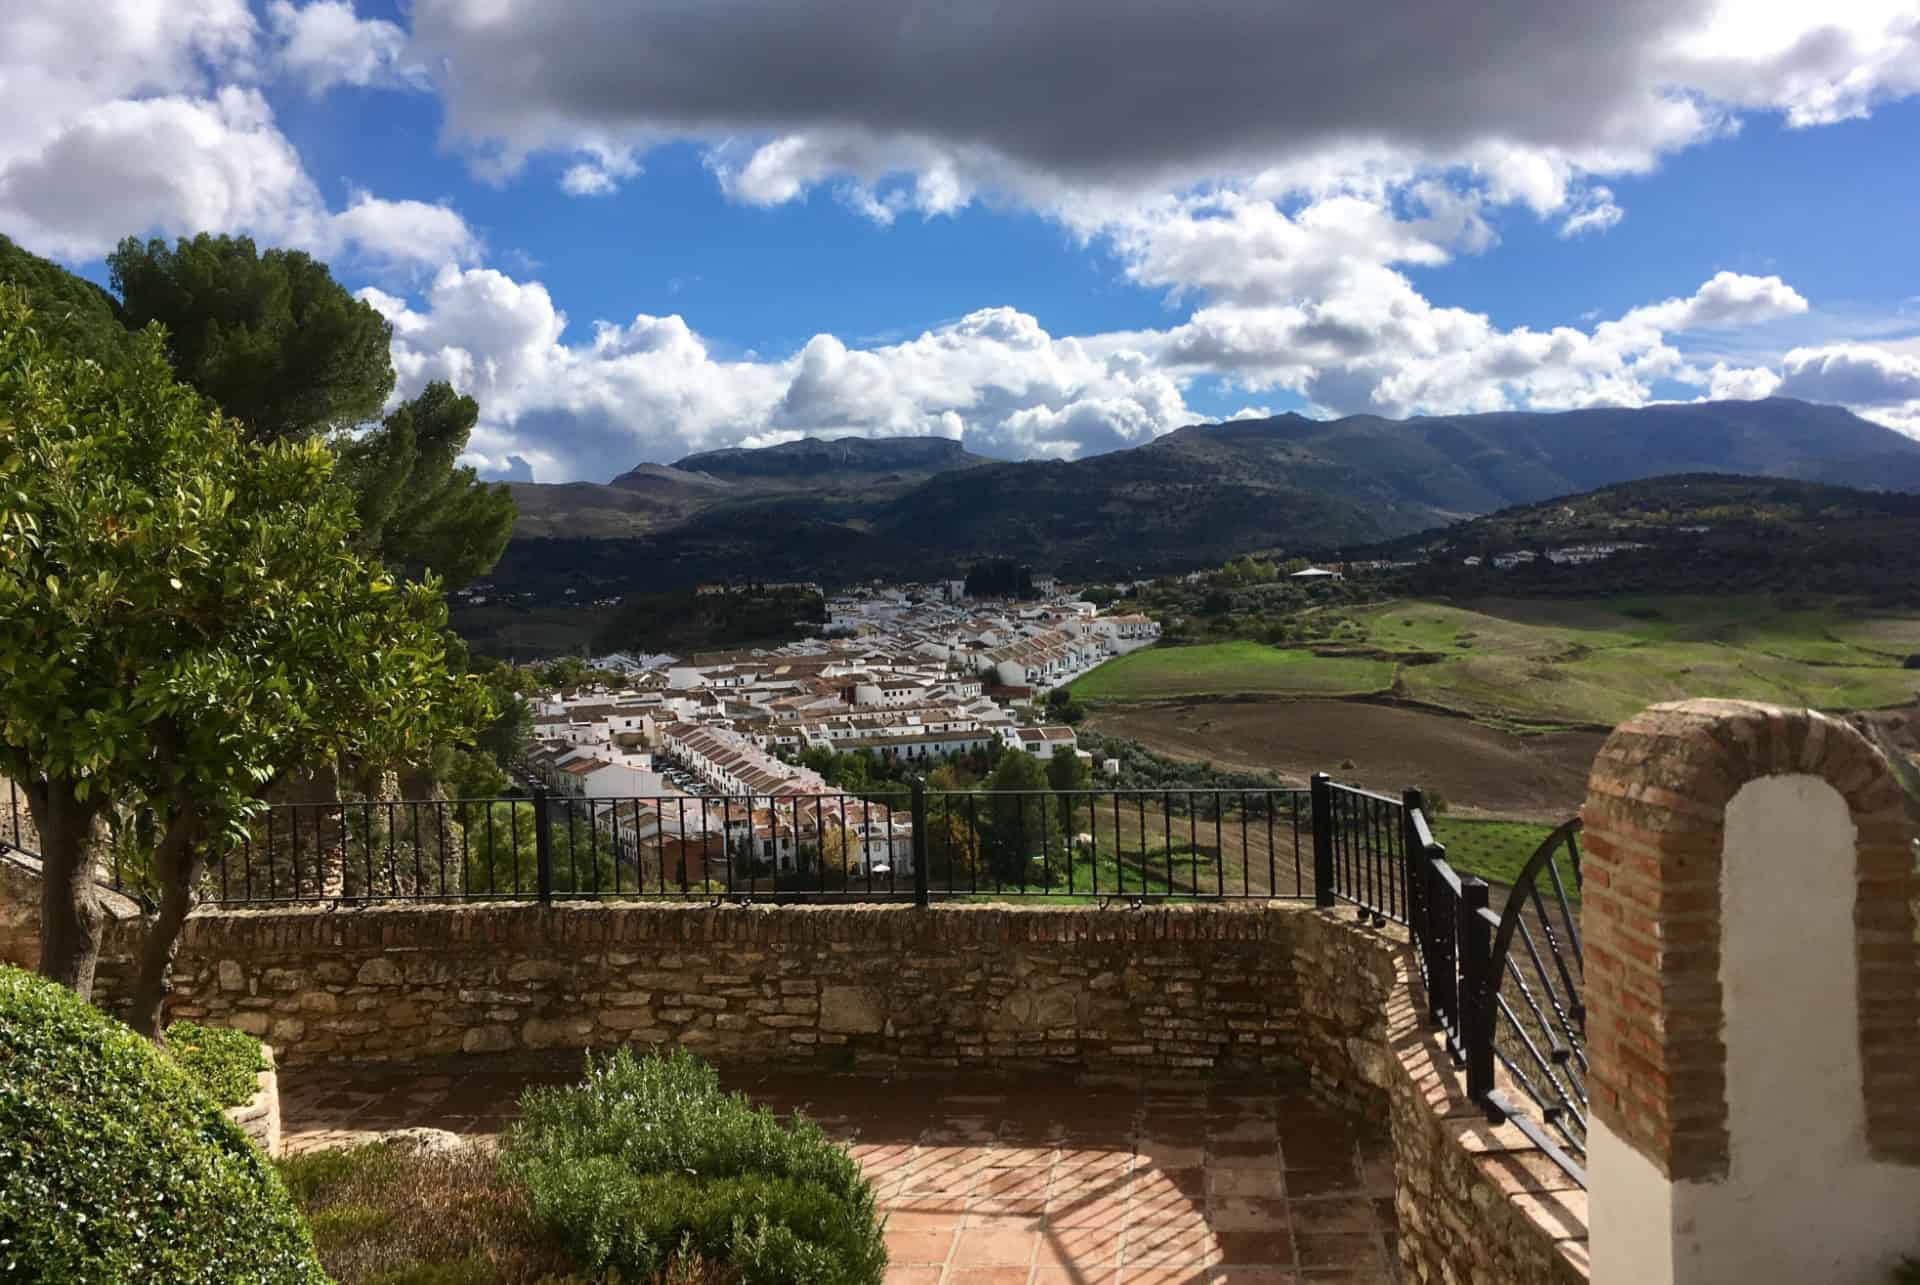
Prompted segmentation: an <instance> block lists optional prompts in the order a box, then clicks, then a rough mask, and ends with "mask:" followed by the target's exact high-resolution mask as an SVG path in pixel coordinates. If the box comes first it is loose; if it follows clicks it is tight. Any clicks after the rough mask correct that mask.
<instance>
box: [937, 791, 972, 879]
mask: <svg viewBox="0 0 1920 1285" xmlns="http://www.w3.org/2000/svg"><path fill="white" fill-rule="evenodd" d="M963 802H964V800H957V799H956V800H951V801H950V804H951V805H949V801H946V800H943V801H942V802H941V804H940V805H938V806H936V807H934V808H933V809H932V810H931V814H930V815H929V816H928V817H927V879H928V882H929V883H930V884H931V885H932V886H934V887H936V888H939V889H942V890H947V889H961V888H970V887H972V886H973V884H974V882H975V880H976V879H977V878H978V875H979V871H980V856H981V843H980V835H979V832H978V831H977V830H975V829H974V826H973V822H972V821H971V820H969V819H968V811H967V809H966V808H965V807H963V806H961V804H962V803H963Z"/></svg>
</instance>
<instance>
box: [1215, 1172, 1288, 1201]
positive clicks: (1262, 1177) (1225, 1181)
mask: <svg viewBox="0 0 1920 1285" xmlns="http://www.w3.org/2000/svg"><path fill="white" fill-rule="evenodd" d="M1207 1183H1208V1185H1209V1186H1210V1187H1211V1188H1212V1189H1213V1194H1214V1196H1215V1197H1216V1198H1218V1197H1221V1196H1264V1197H1269V1198H1272V1197H1278V1196H1280V1195H1283V1194H1284V1193H1285V1191H1286V1186H1285V1183H1284V1181H1283V1180H1282V1178H1281V1175H1280V1169H1279V1167H1278V1166H1275V1167H1274V1168H1272V1169H1239V1168H1224V1169H1221V1168H1213V1167H1209V1168H1208V1170H1207Z"/></svg>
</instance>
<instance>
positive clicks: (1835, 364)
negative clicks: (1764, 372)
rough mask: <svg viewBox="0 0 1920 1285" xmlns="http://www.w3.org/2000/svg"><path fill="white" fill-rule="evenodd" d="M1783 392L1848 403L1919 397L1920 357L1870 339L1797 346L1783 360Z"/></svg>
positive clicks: (1894, 403)
mask: <svg viewBox="0 0 1920 1285" xmlns="http://www.w3.org/2000/svg"><path fill="white" fill-rule="evenodd" d="M1780 367H1781V380H1780V386H1779V387H1780V393H1781V395H1782V396H1785V397H1799V398H1802V399H1804V400H1806V401H1811V402H1838V403H1840V404H1841V405H1843V406H1869V407H1879V406H1899V405H1903V404H1905V403H1907V402H1920V357H1913V356H1907V355H1904V354H1900V353H1891V352H1887V351H1885V350H1884V349H1880V348H1875V347H1872V346H1870V345H1866V344H1835V345H1830V346H1828V347H1824V348H1795V349H1793V350H1792V351H1791V352H1789V353H1788V354H1787V355H1786V357H1785V358H1783V359H1782V360H1781V363H1780Z"/></svg>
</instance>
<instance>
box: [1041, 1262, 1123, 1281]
mask: <svg viewBox="0 0 1920 1285" xmlns="http://www.w3.org/2000/svg"><path fill="white" fill-rule="evenodd" d="M1119 1279H1120V1269H1119V1268H1118V1267H1113V1266H1106V1265H1100V1266H1092V1265H1089V1264H1086V1263H1078V1264H1075V1265H1074V1266H1072V1267H1039V1268H1035V1269H1034V1273H1033V1285H1117V1283H1118V1281H1119Z"/></svg>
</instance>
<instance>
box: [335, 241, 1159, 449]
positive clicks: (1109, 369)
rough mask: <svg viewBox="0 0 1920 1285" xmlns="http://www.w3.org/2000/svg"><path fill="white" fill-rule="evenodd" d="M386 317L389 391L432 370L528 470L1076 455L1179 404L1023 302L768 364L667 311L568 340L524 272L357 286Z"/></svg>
mask: <svg viewBox="0 0 1920 1285" xmlns="http://www.w3.org/2000/svg"><path fill="white" fill-rule="evenodd" d="M361 297H362V298H364V299H366V300H367V301H368V302H369V303H371V304H372V305H373V306H374V307H375V308H377V309H378V310H379V311H380V312H381V313H382V314H383V315H384V316H386V317H387V318H388V320H389V321H391V322H392V323H393V327H394V365H395V368H396V370H397V371H398V373H399V388H398V390H397V392H396V396H405V395H410V394H411V393H412V392H414V391H416V390H417V389H418V388H419V387H420V386H421V385H423V384H425V383H426V382H427V381H428V380H431V379H446V380H449V381H450V382H452V383H453V384H454V386H455V387H457V388H459V389H461V390H462V391H464V392H469V393H471V394H473V395H474V396H475V397H476V398H477V399H478V400H479V402H480V405H481V408H482V419H481V423H480V425H479V427H478V428H477V429H476V431H475V433H474V438H473V442H472V445H471V448H470V450H471V462H473V463H475V464H476V465H478V466H480V467H482V468H484V469H486V470H488V471H489V472H490V473H496V474H504V473H506V472H508V471H509V470H516V471H517V466H516V465H514V464H513V462H512V460H513V457H515V456H518V457H520V458H521V459H522V460H523V461H525V462H526V463H527V464H528V465H529V466H530V467H531V468H532V469H533V471H534V473H535V475H536V476H538V477H540V478H542V479H543V480H562V479H568V478H580V477H589V478H600V479H604V478H607V477H611V476H613V475H614V474H615V473H618V472H621V471H622V470H624V469H627V468H630V467H631V466H632V465H633V464H634V463H636V462H637V461H640V460H643V459H650V460H670V459H675V458H678V457H679V456H681V455H684V454H688V453H691V452H694V451H699V450H705V449H709V448H712V447H716V446H726V445H732V444H735V443H737V442H749V443H753V444H761V445H764V444H769V443H771V442H775V441H786V440H792V439H793V438H796V437H800V436H806V435H816V436H846V435H854V436H865V437H884V436H929V435H930V436H943V437H952V438H959V439H963V440H965V441H966V442H967V443H968V444H969V445H970V446H972V447H974V448H975V449H978V450H981V451H984V452H986V453H989V454H996V455H1010V456H1027V455H1054V456H1074V455H1078V454H1082V453H1085V452H1088V451H1097V450H1107V449H1111V448H1113V447H1116V446H1125V445H1133V444H1137V443H1140V442H1144V441H1148V440H1151V439H1152V438H1153V437H1154V436H1155V435H1157V434H1159V433H1164V432H1167V431H1168V430H1170V429H1173V428H1176V427H1178V426H1180V425H1181V424H1184V423H1189V422H1191V421H1192V419H1193V418H1194V416H1193V415H1192V414H1191V412H1189V411H1188V409H1187V407H1186V404H1185V402H1184V400H1183V399H1182V396H1181V392H1180V388H1179V386H1178V384H1177V383H1176V381H1175V380H1174V378H1173V377H1172V376H1171V375H1169V374H1168V373H1166V372H1165V371H1162V370H1159V369H1157V368H1156V367H1155V366H1154V364H1153V363H1152V362H1151V361H1150V360H1149V359H1148V358H1147V356H1146V355H1145V354H1143V353H1141V352H1138V351H1135V350H1130V349H1126V348H1123V347H1116V348H1113V349H1112V350H1111V351H1095V350H1093V349H1092V348H1090V347H1088V346H1087V345H1085V344H1082V343H1081V342H1080V341H1078V340H1076V339H1071V338H1057V337H1055V336H1053V335H1050V334H1048V333H1047V331H1046V330H1045V329H1043V328H1042V327H1041V325H1040V323H1039V322H1038V321H1036V320H1035V319H1034V318H1033V317H1031V316H1029V315H1027V314H1025V313H1022V312H1019V311H1017V310H1015V309H1011V308H988V309H983V310H981V311H979V312H976V313H973V314H971V315H969V316H966V317H963V318H961V319H960V320H958V321H956V322H953V323H951V324H948V325H945V326H940V327H936V328H934V329H932V330H929V331H926V332H925V333H923V334H921V335H919V336H918V337H916V338H914V339H911V340H908V341H906V342H904V343H899V344H890V345H885V346H879V347H872V348H849V347H848V346H847V345H846V344H844V343H843V342H841V341H840V340H839V339H837V338H835V337H833V336H831V335H819V336H816V337H814V338H813V339H812V340H810V341H808V342H807V344H806V345H804V346H803V347H802V348H801V349H800V351H798V352H796V353H793V354H792V355H790V356H787V357H784V358H780V359H776V360H770V361H730V360H725V359H722V358H720V357H717V356H716V355H715V354H714V353H713V352H712V350H711V348H710V346H709V345H708V344H707V342H706V341H705V340H704V339H703V338H702V337H701V336H700V335H698V334H697V333H695V332H694V331H693V330H692V329H691V328H690V327H689V326H688V325H687V323H686V321H685V320H684V319H683V318H680V317H678V316H667V317H659V316H650V315H644V314H643V315H641V316H637V317H635V318H633V319H632V320H631V321H630V322H627V323H624V324H614V323H609V322H602V323H599V324H597V325H595V326H594V327H593V331H592V336H591V338H590V339H583V340H576V341H574V342H567V341H566V340H565V339H564V336H565V335H566V333H567V328H568V327H567V319H566V317H565V315H564V314H562V313H561V312H560V311H559V310H558V309H557V308H556V307H555V306H554V303H553V299H552V297H551V295H550V294H549V293H548V292H547V290H546V288H545V287H544V286H543V285H541V284H540V283H538V282H521V281H516V280H514V279H512V278H511V277H508V276H507V275H505V274H504V273H501V272H498V271H495V270H492V269H484V268H474V269H466V270H460V269H453V268H449V269H447V270H445V271H442V272H441V273H440V274H439V275H438V276H437V277H436V278H435V279H434V281H433V283H432V285H431V286H430V287H429V288H428V289H427V291H426V297H425V300H424V304H423V306H422V307H420V308H418V309H416V308H414V307H412V306H410V305H409V304H408V303H407V302H406V301H405V300H403V299H401V298H398V297H396V296H393V295H390V294H387V293H385V292H382V291H379V290H375V289H369V290H364V291H362V292H361Z"/></svg>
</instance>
